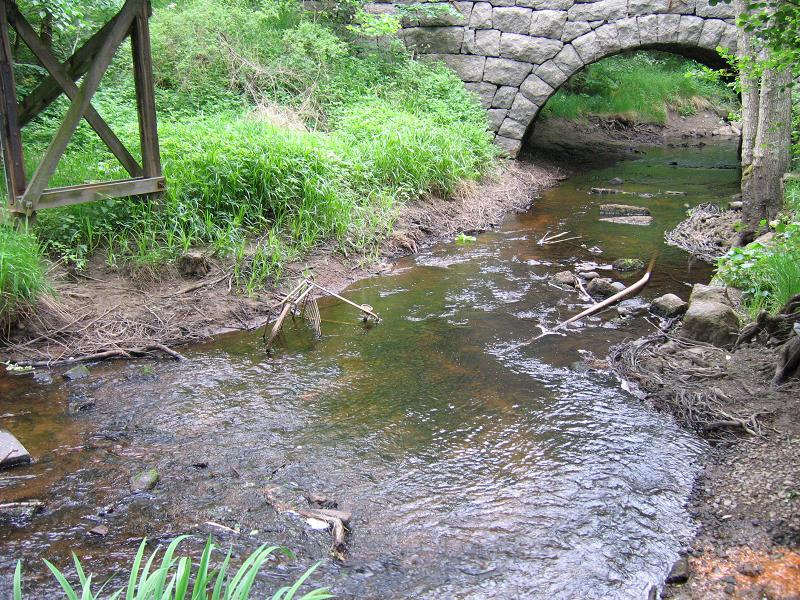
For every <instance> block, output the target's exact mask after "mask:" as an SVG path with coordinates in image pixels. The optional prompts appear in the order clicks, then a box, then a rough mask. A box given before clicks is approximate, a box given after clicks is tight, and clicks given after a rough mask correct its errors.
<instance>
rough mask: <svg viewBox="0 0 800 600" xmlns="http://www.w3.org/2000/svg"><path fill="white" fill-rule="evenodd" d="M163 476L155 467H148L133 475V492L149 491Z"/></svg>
mask: <svg viewBox="0 0 800 600" xmlns="http://www.w3.org/2000/svg"><path fill="white" fill-rule="evenodd" d="M159 479H161V477H160V476H159V474H158V471H157V470H155V469H147V470H146V471H142V472H141V473H138V474H137V475H134V476H133V477H131V491H132V492H147V491H149V490H152V489H153V488H154V487H156V484H157V483H158V481H159Z"/></svg>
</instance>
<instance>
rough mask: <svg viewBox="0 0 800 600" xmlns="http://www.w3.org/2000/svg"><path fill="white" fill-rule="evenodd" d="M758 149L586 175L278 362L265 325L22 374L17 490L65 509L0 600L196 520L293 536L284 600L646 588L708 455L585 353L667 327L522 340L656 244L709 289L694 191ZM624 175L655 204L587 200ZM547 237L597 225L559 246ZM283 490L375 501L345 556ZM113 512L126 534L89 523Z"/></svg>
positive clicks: (296, 345)
mask: <svg viewBox="0 0 800 600" xmlns="http://www.w3.org/2000/svg"><path fill="white" fill-rule="evenodd" d="M735 158H736V156H735V147H734V146H730V145H722V144H719V145H713V146H707V147H705V148H702V149H698V148H689V149H683V148H681V149H678V148H668V149H661V150H653V151H650V152H648V153H647V154H646V155H643V156H642V157H641V158H640V159H638V160H632V161H627V162H624V163H621V164H619V165H616V166H613V167H610V168H607V169H599V170H595V171H592V172H590V173H587V174H584V175H580V176H577V177H573V178H571V179H569V180H567V181H565V182H564V183H563V184H562V185H561V186H560V187H559V188H558V189H555V190H550V191H548V192H546V193H545V194H544V197H543V198H541V199H540V200H537V201H536V203H535V205H534V207H533V208H532V209H531V210H530V211H529V212H527V213H524V214H521V215H518V216H515V217H513V218H510V219H509V220H508V221H507V222H506V223H505V224H504V225H503V226H502V228H501V229H499V230H498V231H496V232H492V233H487V234H484V235H480V236H479V237H478V240H477V242H474V243H467V244H455V243H452V244H440V245H437V246H435V247H433V248H431V249H429V250H426V251H423V252H422V253H420V254H418V255H416V256H413V257H409V258H406V259H403V260H401V261H400V262H398V263H397V265H396V266H395V267H394V269H393V270H392V271H391V272H390V273H388V274H386V275H385V276H380V277H373V278H370V279H368V280H364V281H362V282H359V283H357V284H355V285H354V286H352V287H351V288H350V289H348V290H347V291H346V292H345V294H346V295H347V296H348V297H350V298H352V299H354V300H356V301H357V302H366V303H368V304H370V305H372V306H373V307H374V308H375V310H376V311H377V312H378V313H380V315H381V316H382V317H383V322H382V323H380V324H379V325H377V326H373V327H365V326H363V325H362V324H360V323H359V322H358V321H357V320H356V318H355V317H356V315H354V314H353V311H352V310H351V309H350V308H349V307H347V306H345V305H342V304H338V303H333V302H323V303H321V314H322V320H323V322H322V330H323V336H322V338H321V339H319V340H317V339H314V337H313V335H312V334H311V332H310V331H309V330H308V329H307V328H305V327H304V326H303V325H301V324H299V323H298V324H297V325H296V326H290V327H288V330H287V333H286V335H285V336H284V339H283V340H282V341H281V343H280V344H279V345H278V347H277V349H276V351H275V352H274V354H273V356H271V357H267V356H266V355H265V354H264V352H263V347H262V343H261V340H260V337H259V335H258V334H257V333H249V334H237V335H231V336H225V337H222V338H220V339H218V340H215V341H214V342H212V343H209V344H206V345H202V346H198V347H194V348H191V349H189V350H187V351H186V352H185V353H186V354H187V356H189V357H190V358H191V360H190V361H188V362H186V363H179V364H178V363H172V362H144V361H143V362H127V363H122V362H120V363H112V364H103V365H97V366H96V367H94V368H92V376H91V378H90V379H88V380H84V381H81V382H75V383H62V382H61V381H60V380H59V379H58V378H57V377H55V379H56V382H55V383H54V384H52V385H48V386H39V385H35V384H32V383H31V382H30V380H29V379H23V378H9V377H5V378H3V377H2V376H0V397H2V402H0V415H2V424H3V425H4V426H6V427H8V428H9V429H10V430H11V431H12V432H13V433H14V434H15V435H17V436H18V437H19V438H20V440H21V441H22V442H23V443H24V444H25V445H26V446H27V447H28V449H29V450H30V451H31V453H32V454H33V455H34V456H35V457H36V458H37V463H36V464H34V465H32V466H30V467H23V468H17V469H14V470H12V471H7V472H4V473H0V503H2V502H4V501H13V500H20V499H30V498H36V499H41V500H43V501H45V502H46V508H45V510H44V511H43V512H42V513H41V514H39V515H37V516H36V517H34V518H33V519H32V520H30V521H18V522H10V523H9V522H6V523H3V524H2V525H3V528H2V530H0V594H2V595H3V597H5V596H6V595H7V592H8V589H10V588H9V584H10V574H11V572H12V569H13V564H14V561H15V560H16V559H17V558H23V559H24V560H25V563H26V572H27V573H28V579H27V582H28V587H29V588H30V589H31V595H30V597H35V598H38V597H50V596H49V591H50V590H52V583H51V582H50V580H49V579H48V578H47V577H46V575H45V573H44V570H43V567H42V566H41V563H40V562H39V558H40V557H48V558H51V559H55V560H56V562H59V563H61V564H64V563H66V560H67V559H68V552H69V551H70V550H75V551H76V552H77V553H78V555H79V556H81V557H82V558H83V559H84V560H85V561H86V562H87V563H89V564H91V565H92V568H93V570H94V571H95V572H96V573H97V574H98V575H100V576H102V577H106V576H109V575H111V574H113V568H114V565H126V564H128V563H129V562H130V559H131V557H132V555H133V554H134V553H135V550H136V546H137V545H138V542H139V540H140V539H141V537H143V536H148V537H149V538H151V539H154V538H155V539H168V538H169V537H171V536H174V535H176V534H179V533H187V532H188V533H193V534H195V535H194V536H193V538H192V540H190V542H189V544H190V545H191V546H192V547H193V548H194V547H198V546H199V545H201V544H202V541H203V540H204V538H205V536H207V535H208V533H213V534H214V535H215V536H216V537H217V539H218V540H220V541H221V542H222V545H223V546H224V547H226V548H227V547H229V546H231V545H233V546H234V548H235V549H236V551H237V552H245V551H248V550H252V549H253V548H255V547H256V546H257V545H259V544H260V543H263V542H267V541H269V542H277V543H281V544H286V545H287V546H289V547H291V548H292V549H294V550H296V551H297V554H298V560H297V561H296V562H291V561H282V562H281V564H280V565H277V566H276V567H275V568H273V569H271V570H270V572H269V573H266V574H265V575H264V577H263V578H262V579H261V580H260V581H259V586H260V587H262V588H263V589H264V590H268V589H273V588H274V587H275V586H276V585H277V582H278V581H281V580H284V579H286V578H287V577H290V576H291V577H294V576H297V574H298V573H299V572H300V569H301V567H302V566H307V565H309V564H311V563H312V562H314V561H315V560H319V559H322V560H324V561H325V563H324V564H323V566H322V567H321V569H320V571H319V574H318V576H315V581H317V582H318V583H324V584H326V585H330V586H331V587H333V589H334V591H336V592H337V593H338V594H339V595H340V597H353V598H441V597H450V598H464V599H466V598H470V599H472V598H474V599H478V598H487V597H497V598H542V599H545V598H546V599H551V598H645V597H646V596H647V591H648V589H649V587H650V586H651V585H652V584H655V583H657V582H659V581H661V580H663V577H664V575H665V574H666V571H667V570H668V569H669V566H670V564H671V563H672V562H673V561H674V559H675V558H676V557H677V556H678V550H679V548H680V546H681V544H682V542H685V541H686V540H687V539H688V538H689V537H690V536H691V534H692V531H693V525H692V522H691V520H690V518H689V516H688V514H687V511H686V509H685V504H686V502H687V498H688V495H689V492H690V489H691V485H692V481H693V479H694V477H695V475H696V474H697V472H698V469H699V467H700V463H701V461H702V457H703V453H704V451H705V446H704V444H703V442H701V441H700V440H699V439H697V438H696V437H694V436H693V435H691V434H690V433H688V432H686V431H684V430H683V429H681V428H679V427H678V426H677V425H676V424H675V423H674V422H673V421H672V420H671V419H670V418H669V417H667V416H665V415H663V414H659V413H657V412H655V411H653V410H652V409H651V408H649V407H648V406H647V405H646V404H645V403H643V402H642V401H640V400H638V399H637V398H635V397H634V396H633V395H631V394H629V393H627V392H626V391H624V390H623V389H622V388H621V387H620V384H619V382H618V381H617V380H615V379H614V378H613V377H612V376H610V375H608V374H605V373H600V372H595V371H587V370H586V369H585V368H582V367H581V365H578V364H576V361H581V360H588V359H589V357H588V355H586V354H585V352H586V351H590V352H591V353H593V354H594V355H595V356H598V357H602V356H605V354H606V352H607V350H608V348H609V346H610V345H612V344H614V343H617V342H619V341H622V340H623V339H626V338H629V337H633V336H638V335H641V334H642V333H645V332H647V331H649V330H652V327H653V325H652V324H651V323H649V322H648V321H647V320H645V319H644V318H642V317H639V318H636V319H634V320H630V321H620V319H619V318H618V317H617V313H616V311H614V310H612V311H608V312H606V313H604V314H603V315H601V316H600V317H597V318H594V319H591V320H588V321H587V322H586V323H585V324H583V325H581V326H578V327H576V328H575V329H574V330H573V331H571V332H570V333H569V334H568V335H566V336H547V337H545V338H542V339H541V340H539V341H538V342H537V343H535V344H534V345H531V346H528V347H522V348H516V349H515V348H514V347H515V345H516V344H517V343H519V342H521V341H523V340H525V339H527V338H530V337H531V336H533V335H535V334H537V333H538V332H539V329H538V328H537V324H538V323H540V322H543V323H544V324H546V325H548V326H552V325H554V324H555V323H556V322H558V321H559V320H560V319H562V318H565V317H567V316H570V315H572V314H575V313H576V312H577V311H579V310H581V309H582V308H583V304H582V301H581V300H580V298H579V297H578V296H577V295H576V294H574V293H573V294H570V293H568V292H565V291H564V290H561V289H558V288H556V287H554V286H552V285H550V284H548V278H549V276H550V275H551V274H552V273H554V272H556V271H558V270H562V269H563V268H570V267H571V266H572V265H574V264H575V263H576V262H594V263H597V264H598V266H599V267H602V266H604V265H607V264H609V263H610V262H612V261H613V260H614V259H616V258H619V257H631V256H635V257H641V258H644V259H648V258H649V257H650V256H651V255H652V254H653V253H654V252H656V251H658V252H659V259H658V263H657V267H656V271H655V273H654V277H653V282H652V284H651V285H650V286H649V287H648V288H647V290H646V291H645V292H644V294H643V295H644V297H646V298H652V297H655V296H656V295H659V294H660V293H664V292H665V291H673V292H676V293H678V294H680V295H682V296H684V297H686V296H687V295H688V285H690V284H691V283H692V282H695V281H701V280H705V279H707V277H708V275H709V268H708V266H706V265H693V266H691V267H690V265H689V263H688V261H687V256H686V255H685V254H684V253H682V252H681V251H679V250H676V249H674V248H669V247H665V246H664V244H663V242H662V240H663V232H664V230H666V229H669V228H671V227H672V226H673V225H674V224H675V223H677V222H678V221H679V220H680V219H681V217H682V215H683V213H684V212H685V207H684V203H688V204H691V205H694V204H698V203H701V202H708V201H718V202H719V201H723V202H724V201H725V200H727V199H728V198H729V197H730V195H731V194H733V193H734V192H735V191H736V181H737V177H738V171H737V170H736V169H735ZM670 163H677V164H670ZM614 176H618V177H621V178H623V179H624V180H625V181H626V183H625V185H624V186H623V187H624V189H626V190H628V191H634V192H647V193H653V194H654V197H653V198H648V199H644V198H636V197H632V196H610V197H609V196H593V195H589V194H587V191H588V189H589V188H590V187H592V186H604V187H607V186H608V183H607V182H608V180H609V179H610V178H611V177H614ZM667 190H670V191H679V192H686V195H685V196H674V195H667V194H665V193H664V192H666V191H667ZM604 202H622V203H629V204H637V205H644V206H648V207H650V208H651V210H652V213H653V215H654V223H653V225H651V226H650V227H637V226H631V225H617V224H609V223H601V222H598V221H597V211H598V208H597V205H598V204H600V203H604ZM548 229H549V230H551V231H552V232H553V233H555V232H561V231H565V230H569V231H571V232H572V235H580V236H582V237H581V239H580V240H576V241H574V242H566V243H562V244H556V245H553V246H544V247H543V246H539V245H537V243H536V240H538V239H539V238H541V237H542V235H543V234H544V233H545V232H546V231H547V230H548ZM597 249H599V250H602V253H596V251H597ZM635 277H636V275H634V276H632V277H631V278H635ZM81 408H82V409H83V410H81ZM150 466H154V467H156V468H158V470H159V472H160V473H161V476H162V481H161V482H160V483H159V485H158V486H157V487H156V489H155V490H154V491H153V493H151V494H138V495H131V494H130V493H129V492H128V479H129V477H130V476H131V475H132V474H134V473H136V472H138V471H140V470H142V469H144V468H147V467H150ZM273 486H277V487H279V488H280V489H281V490H282V492H281V493H282V494H283V495H284V496H285V497H286V498H288V499H289V500H290V501H292V502H295V503H296V504H297V505H298V506H302V505H304V504H305V501H304V500H303V496H304V494H306V493H322V494H324V495H325V496H327V497H329V498H332V499H335V500H336V501H338V503H339V506H340V507H342V508H345V509H347V510H349V511H352V513H353V522H352V528H351V529H352V532H351V535H350V537H349V543H348V553H347V559H346V560H345V561H344V562H343V563H336V562H334V561H331V560H328V546H329V543H330V536H329V535H328V534H327V533H326V532H316V531H312V530H311V529H309V528H308V527H307V526H306V524H305V523H304V522H303V520H302V519H300V518H298V517H296V516H293V515H291V514H287V513H282V514H276V513H275V511H274V510H273V509H272V508H271V507H270V505H269V504H268V502H267V501H266V500H265V492H264V489H265V488H270V487H273ZM209 522H212V523H216V524H221V525H225V526H227V527H230V528H233V529H236V530H238V531H239V533H231V532H227V531H225V530H222V529H220V528H219V527H217V526H216V525H213V524H208V523H209ZM99 523H102V524H105V525H106V526H107V527H108V528H109V534H108V535H107V536H105V537H94V536H92V535H90V534H89V533H88V530H89V529H91V528H92V527H94V526H95V525H97V524H99Z"/></svg>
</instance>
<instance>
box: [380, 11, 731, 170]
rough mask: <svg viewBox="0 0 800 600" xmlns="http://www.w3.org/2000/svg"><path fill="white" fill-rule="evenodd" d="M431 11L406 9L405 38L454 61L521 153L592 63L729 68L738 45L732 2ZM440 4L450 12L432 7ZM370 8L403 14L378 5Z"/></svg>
mask: <svg viewBox="0 0 800 600" xmlns="http://www.w3.org/2000/svg"><path fill="white" fill-rule="evenodd" d="M424 6H426V7H429V9H428V10H426V11H424V12H420V14H419V16H418V17H416V20H414V19H415V17H414V16H411V17H409V16H408V15H409V14H410V15H413V14H414V12H411V11H408V10H406V11H404V12H405V14H406V17H404V19H403V29H402V30H401V32H400V35H401V36H402V37H403V39H404V41H405V43H406V45H407V46H408V47H409V48H411V49H414V50H415V51H416V52H417V53H419V54H420V55H421V56H425V57H430V58H436V59H440V60H443V61H444V62H445V63H447V64H448V65H449V66H450V68H452V69H453V70H454V71H455V72H456V73H457V74H458V75H459V76H460V77H461V79H462V80H463V81H464V82H465V84H466V87H467V88H469V89H470V90H472V91H474V92H475V93H476V94H477V95H478V97H479V98H480V100H481V103H482V104H483V106H484V108H485V109H486V111H487V114H488V116H489V122H490V123H491V127H492V130H493V131H494V132H495V136H496V137H495V142H496V143H497V144H498V145H499V146H500V147H502V148H503V149H504V150H506V151H507V152H508V153H509V154H511V155H512V156H516V154H517V153H518V152H519V150H520V148H521V147H522V141H523V139H525V136H526V135H527V133H528V132H529V130H530V128H531V124H532V123H533V122H534V120H535V119H536V117H537V115H538V113H539V110H540V109H541V107H543V106H544V105H545V103H546V102H547V100H548V99H549V98H550V97H551V96H552V95H553V94H554V93H555V92H556V90H558V88H559V87H560V86H561V85H562V84H563V83H564V82H566V81H567V80H568V79H569V78H570V77H571V76H572V75H574V74H575V73H577V72H578V71H580V70H581V69H583V68H584V66H586V65H589V64H591V63H593V62H597V61H599V60H602V59H604V58H607V57H609V56H612V55H614V54H618V53H619V52H622V51H625V50H635V49H658V50H665V51H669V52H674V53H677V54H682V55H685V56H688V57H690V58H694V59H696V60H699V61H700V62H703V63H705V64H707V65H709V66H712V67H720V66H722V64H723V63H722V59H721V58H720V56H719V54H718V53H717V47H719V46H722V47H726V48H730V49H735V48H736V40H737V31H736V26H735V24H734V16H735V15H734V8H733V3H730V4H729V3H725V2H720V3H719V4H717V5H716V6H711V5H710V3H709V0H488V1H477V2H473V1H458V0H456V1H453V2H441V3H437V2H432V3H426V4H425V5H424ZM437 6H439V7H441V8H442V9H443V10H430V7H437ZM448 7H450V8H448ZM444 9H446V10H444ZM368 10H371V11H372V12H393V11H395V10H396V8H395V6H394V5H392V4H391V3H375V4H372V5H370V6H368ZM426 15H428V16H426Z"/></svg>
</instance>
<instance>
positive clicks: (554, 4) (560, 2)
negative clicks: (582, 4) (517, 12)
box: [517, 0, 575, 10]
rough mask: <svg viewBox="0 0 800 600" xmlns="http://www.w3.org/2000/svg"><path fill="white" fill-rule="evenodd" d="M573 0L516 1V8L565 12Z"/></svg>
mask: <svg viewBox="0 0 800 600" xmlns="http://www.w3.org/2000/svg"><path fill="white" fill-rule="evenodd" d="M574 1H575V0H517V6H527V7H528V8H533V9H536V10H567V9H568V8H569V7H570V6H572V4H573V3H574Z"/></svg>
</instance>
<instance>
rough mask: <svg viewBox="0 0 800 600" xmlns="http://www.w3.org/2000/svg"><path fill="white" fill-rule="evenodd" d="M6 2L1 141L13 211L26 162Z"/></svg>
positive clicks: (0, 61) (1, 31)
mask: <svg viewBox="0 0 800 600" xmlns="http://www.w3.org/2000/svg"><path fill="white" fill-rule="evenodd" d="M7 1H8V0H0V111H1V112H2V127H0V141H1V142H2V144H3V158H4V161H5V167H6V182H7V184H8V196H9V205H10V207H11V208H12V209H13V208H14V204H15V202H16V199H17V197H18V196H21V195H22V193H23V192H24V191H25V162H24V160H23V154H22V136H21V134H20V128H19V120H18V116H17V86H16V83H15V81H14V66H13V58H12V56H11V43H10V40H9V35H8V17H7V13H6V3H7Z"/></svg>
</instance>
